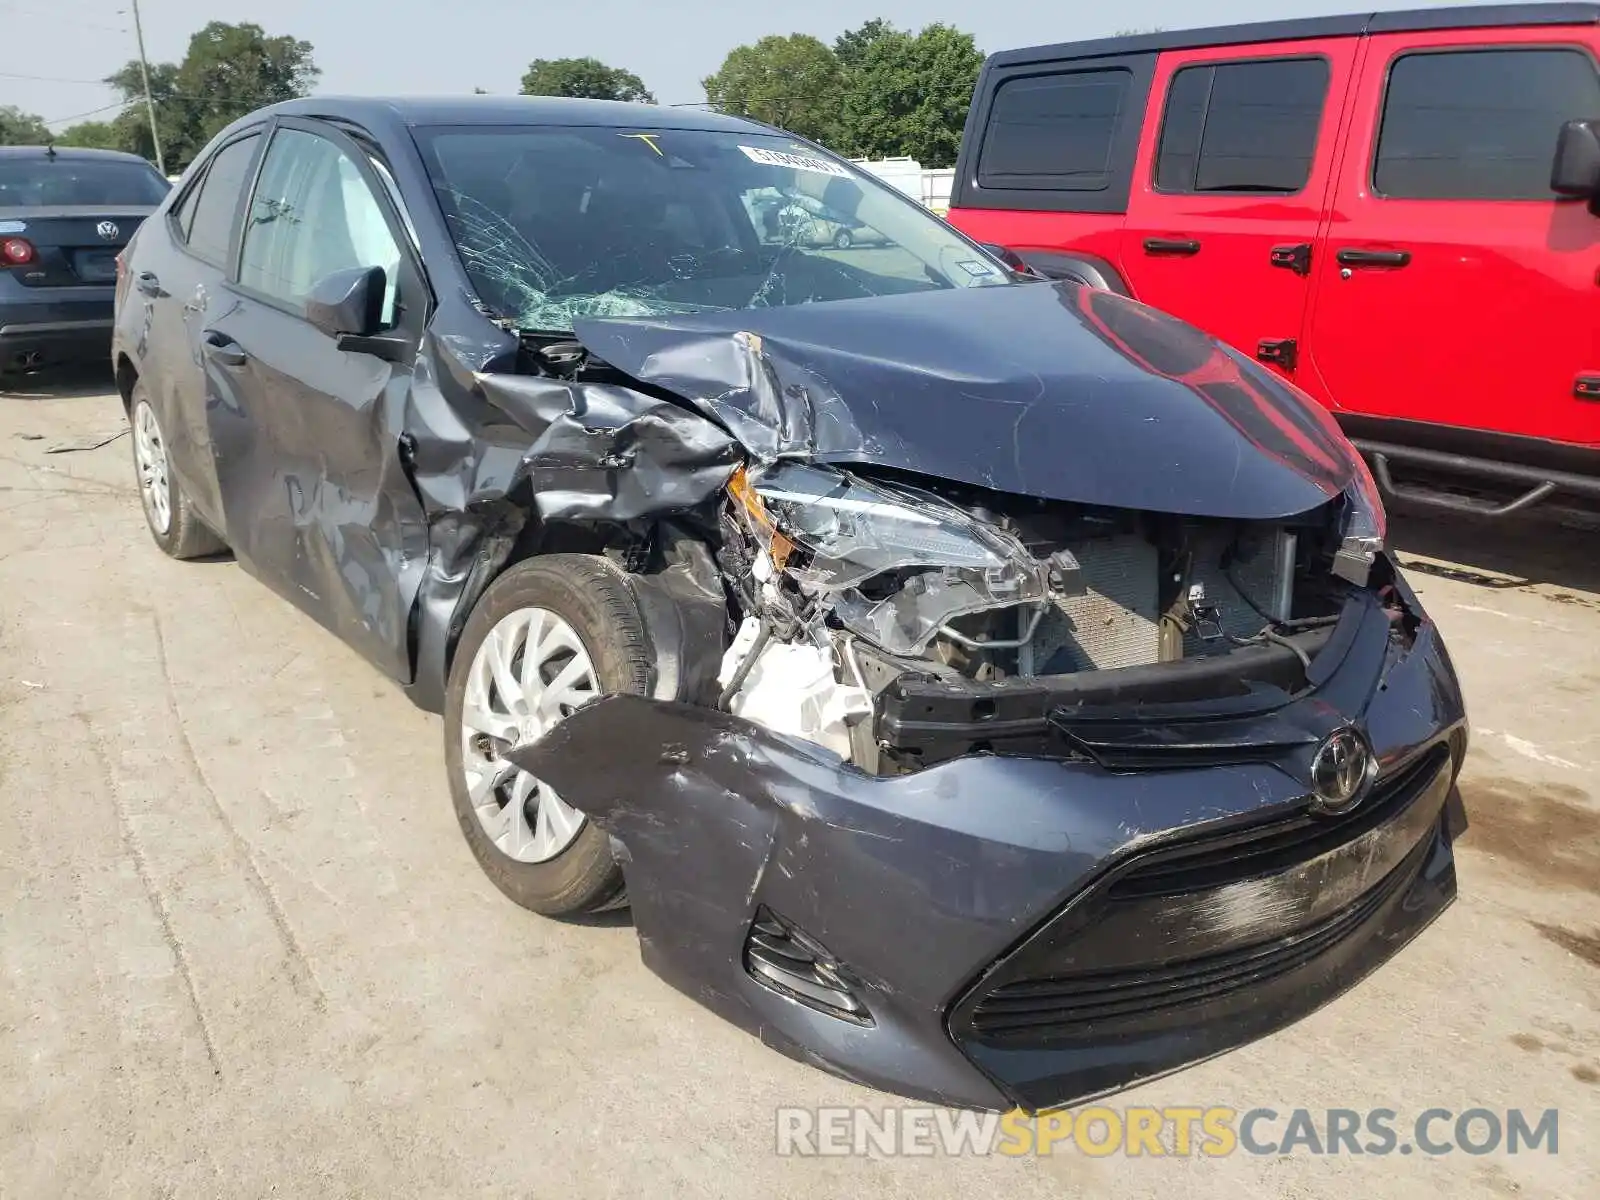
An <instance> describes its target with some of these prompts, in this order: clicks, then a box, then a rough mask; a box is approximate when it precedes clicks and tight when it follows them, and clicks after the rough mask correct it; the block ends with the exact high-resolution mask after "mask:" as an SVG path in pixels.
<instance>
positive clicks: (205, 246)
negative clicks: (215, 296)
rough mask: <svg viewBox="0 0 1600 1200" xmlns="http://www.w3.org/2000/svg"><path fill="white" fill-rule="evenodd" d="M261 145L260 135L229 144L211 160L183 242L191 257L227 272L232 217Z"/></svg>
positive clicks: (246, 185)
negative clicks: (192, 255)
mask: <svg viewBox="0 0 1600 1200" xmlns="http://www.w3.org/2000/svg"><path fill="white" fill-rule="evenodd" d="M260 142H261V135H260V134H259V133H252V134H250V135H248V136H246V137H242V138H240V139H239V140H238V141H236V142H229V143H228V144H227V145H226V146H224V147H223V148H222V149H221V150H218V151H217V153H216V154H215V156H213V157H212V159H211V165H210V167H209V168H208V169H207V170H206V177H205V178H204V179H203V180H201V181H200V185H199V194H198V195H197V196H195V197H194V200H193V212H192V213H188V222H189V223H188V229H187V230H186V232H185V238H184V240H185V241H186V242H187V244H188V247H189V252H190V253H191V254H194V255H196V256H197V257H199V258H203V259H205V260H206V261H207V262H209V263H210V264H211V265H212V266H216V267H221V268H223V269H224V270H226V269H227V266H228V249H229V247H230V245H231V243H232V238H233V218H234V217H235V216H236V215H237V214H238V211H239V202H240V200H242V199H243V198H244V193H245V189H246V188H247V187H249V185H250V165H251V163H252V162H253V161H254V160H255V153H256V147H257V146H258V145H259V144H260ZM184 204H185V205H186V206H187V205H188V204H189V199H188V197H185V198H184Z"/></svg>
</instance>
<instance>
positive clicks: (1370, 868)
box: [511, 613, 1465, 1110]
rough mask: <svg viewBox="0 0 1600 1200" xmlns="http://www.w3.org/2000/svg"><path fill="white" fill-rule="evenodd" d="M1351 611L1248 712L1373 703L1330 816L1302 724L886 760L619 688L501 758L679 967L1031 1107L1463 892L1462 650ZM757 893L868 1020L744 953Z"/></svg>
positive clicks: (721, 1008) (691, 979) (1423, 916)
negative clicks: (557, 810)
mask: <svg viewBox="0 0 1600 1200" xmlns="http://www.w3.org/2000/svg"><path fill="white" fill-rule="evenodd" d="M1356 624H1357V625H1358V626H1359V628H1358V629H1357V630H1356V632H1355V633H1353V634H1350V633H1348V631H1346V633H1345V634H1344V635H1342V636H1343V637H1344V641H1345V643H1347V644H1345V645H1343V646H1342V647H1341V652H1340V657H1339V662H1338V665H1337V667H1335V668H1333V669H1331V671H1326V672H1325V675H1326V677H1325V678H1323V679H1322V680H1321V685H1320V686H1318V687H1315V688H1314V689H1313V690H1312V691H1311V692H1310V693H1308V694H1306V695H1304V696H1302V697H1300V698H1298V699H1296V700H1294V701H1292V702H1291V703H1290V704H1289V705H1288V706H1286V707H1282V708H1279V709H1278V710H1276V711H1274V712H1273V713H1271V714H1270V715H1268V716H1264V717H1263V718H1262V720H1264V721H1272V722H1284V721H1291V720H1295V719H1299V720H1300V721H1301V722H1302V723H1303V724H1307V725H1310V726H1315V727H1322V726H1325V725H1327V724H1328V723H1330V722H1331V723H1340V722H1343V721H1346V720H1348V721H1354V722H1356V723H1357V724H1359V725H1361V726H1362V727H1363V728H1364V729H1365V731H1366V733H1367V736H1368V738H1369V740H1370V741H1371V743H1372V745H1373V748H1374V750H1375V752H1376V753H1377V755H1378V758H1379V761H1380V764H1381V768H1382V774H1381V775H1380V777H1379V781H1378V784H1377V786H1376V787H1375V789H1374V792H1373V794H1372V795H1371V796H1370V797H1369V798H1368V799H1367V800H1366V801H1364V802H1363V803H1362V804H1361V805H1359V806H1357V807H1356V808H1355V809H1354V810H1353V811H1351V812H1349V813H1347V814H1344V815H1342V816H1340V817H1338V818H1331V817H1324V816H1312V815H1311V814H1310V811H1309V804H1308V787H1307V785H1306V782H1305V780H1304V778H1303V776H1302V774H1301V772H1300V771H1299V769H1298V768H1297V767H1296V765H1295V763H1297V762H1298V761H1299V758H1298V757H1297V756H1298V755H1300V753H1301V750H1300V748H1298V747H1297V748H1295V749H1294V750H1293V751H1292V752H1291V753H1290V754H1289V755H1288V757H1286V758H1285V759H1284V760H1283V761H1226V762H1220V763H1218V764H1216V765H1188V766H1183V767H1178V768H1175V769H1168V770H1144V771H1119V770H1110V769H1107V768H1106V767H1105V766H1102V765H1100V764H1097V763H1092V762H1089V763H1086V762H1068V761H1058V760H1052V759H1047V758H1025V757H1015V758H1008V757H999V756H977V757H963V758H958V759H954V760H952V761H949V762H946V763H943V764H940V765H938V766H933V767H929V768H927V769H925V770H923V771H920V772H918V773H915V774H911V775H904V776H897V777H888V778H876V777H869V776H867V775H864V774H862V773H861V772H859V771H856V770H854V769H853V768H851V767H849V766H846V765H843V764H840V763H839V762H837V761H836V760H832V759H830V758H829V757H828V756H827V755H826V753H825V752H823V751H821V750H819V749H818V748H816V747H814V746H811V745H809V744H807V743H804V742H796V741H792V740H789V739H786V738H782V737H779V736H776V735H773V734H770V733H767V732H766V731H764V730H762V729H760V728H758V727H756V726H753V725H751V724H749V723H748V722H744V721H741V720H739V719H737V718H734V717H732V716H729V715H728V714H725V713H720V712H715V711H711V710H708V709H704V708H699V707H693V706H689V705H683V704H673V703H667V702H662V701H656V700H650V699H645V698H642V697H635V696H615V697H610V698H607V699H604V700H601V701H599V702H597V703H595V704H593V705H591V706H588V707H586V708H584V709H583V710H581V711H580V712H578V713H576V714H574V715H573V716H571V717H570V718H568V719H567V720H566V721H565V722H563V723H562V724H561V725H559V726H558V727H556V729H554V730H553V731H552V732H551V733H550V734H549V735H547V736H546V737H544V738H543V739H541V740H540V741H538V742H535V743H531V744H528V745H526V746H523V747H519V748H518V749H516V750H514V751H513V752H512V755H511V756H512V758H513V759H514V760H515V761H517V762H518V763H519V765H522V766H524V767H526V768H527V769H529V770H531V771H534V772H535V773H537V774H538V775H539V776H540V777H541V778H543V779H545V780H546V781H547V782H549V783H550V784H551V785H552V786H554V787H555V788H556V789H557V790H558V791H559V792H560V793H561V794H562V795H563V796H564V797H565V798H567V799H568V800H569V801H570V802H571V803H573V804H574V805H576V806H577V807H578V808H580V809H582V810H584V811H585V812H587V813H588V814H589V815H590V816H591V818H592V819H593V820H595V821H596V823H597V824H599V825H600V826H601V827H602V828H604V829H606V830H607V831H608V832H609V833H610V834H611V835H612V837H613V839H614V842H615V844H616V845H617V848H618V853H619V857H620V859H621V861H622V862H623V865H624V870H625V873H626V875H627V879H628V889H629V897H630V901H631V904H632V907H633V915H634V920H635V924H636V927H637V929H638V933H639V938H640V943H641V951H642V954H643V957H644V960H645V962H646V964H647V965H648V966H649V967H650V968H651V969H652V970H654V971H655V972H657V973H658V974H659V975H661V976H662V977H663V978H664V979H665V980H666V981H667V982H669V983H671V984H672V985H673V986H675V987H677V988H679V989H680V990H682V991H684V992H685V993H687V994H688V995H690V996H692V997H693V998H695V999H696V1000H698V1001H700V1002H701V1003H703V1004H705V1005H706V1006H707V1007H709V1008H711V1009H713V1010H714V1011H716V1012H718V1013H719V1014H721V1015H722V1016H724V1017H726V1018H727V1019H729V1020H731V1021H733V1022H735V1023H736V1024H738V1025H740V1026H742V1027H743V1028H745V1029H747V1030H749V1031H751V1032H753V1033H755V1034H757V1035H758V1036H759V1037H761V1038H762V1040H763V1041H764V1042H766V1043H768V1044H769V1045H772V1046H774V1047H775V1048H777V1049H779V1050H782V1051H783V1052H785V1053H787V1054H790V1055H791V1056H793V1057H796V1058H799V1059H801V1060H803V1061H807V1062H810V1063H812V1064H814V1065H816V1066H819V1067H822V1068H824V1069H826V1070H829V1071H831V1072H833V1073H835V1074H838V1075H841V1076H844V1077H846V1078H849V1079H853V1080H856V1081H859V1082H862V1083H865V1084H869V1085H871V1086H875V1087H879V1088H883V1089H886V1090H889V1091H893V1092H898V1093H901V1094H904V1095H908V1096H914V1097H918V1098H921V1099H927V1100H932V1101H935V1102H938V1103H944V1104H951V1105H956V1106H962V1107H977V1108H990V1109H995V1108H1010V1107H1015V1106H1020V1107H1023V1108H1027V1109H1034V1110H1036V1109H1040V1108H1046V1107H1051V1106H1054V1105H1059V1104H1063V1103H1067V1102H1070V1101H1074V1100H1077V1099H1081V1098H1084V1097H1086V1096H1089V1095H1094V1094H1101V1093H1104V1092H1107V1091H1110V1090H1115V1089H1117V1088H1120V1087H1125V1086H1127V1085H1128V1084H1130V1083H1133V1082H1135V1081H1137V1080H1139V1079H1144V1078H1148V1077H1151V1076H1154V1075H1157V1074H1161V1073H1164V1072H1167V1071H1171V1070H1174V1069H1176V1068H1178V1067H1181V1066H1183V1065H1186V1064H1188V1063H1191V1062H1194V1061H1197V1060H1199V1059H1202V1058H1206V1057H1209V1056H1212V1055H1215V1054H1217V1053H1220V1052H1222V1051H1224V1050H1227V1049H1229V1048H1231V1047H1233V1046H1237V1045H1240V1044H1243V1043H1244V1042H1247V1041H1250V1040H1252V1039H1254V1038H1257V1037H1260V1036H1262V1035H1264V1034H1266V1033H1268V1032H1271V1031H1273V1030H1275V1029H1279V1028H1281V1027H1283V1026H1284V1025H1287V1024H1289V1023H1290V1022H1292V1021H1294V1020H1296V1019H1298V1018H1299V1017H1301V1016H1303V1015H1305V1014H1306V1013H1308V1012H1310V1011H1312V1010H1314V1009H1315V1008H1317V1007H1319V1006H1320V1005H1322V1004H1323V1003H1325V1002H1327V1001H1328V1000H1329V999H1331V998H1333V997H1334V996H1336V995H1338V994H1339V993H1340V992H1342V991H1343V990H1345V989H1347V988H1348V987H1350V986H1351V985H1353V984H1354V983H1355V982H1356V981H1357V980H1359V979H1360V978H1361V977H1362V976H1363V975H1365V974H1366V973H1367V972H1368V971H1370V970H1372V969H1373V968H1374V967H1376V966H1377V965H1378V964H1380V963H1381V962H1382V961H1384V960H1385V959H1386V958H1388V957H1389V956H1390V955H1392V954H1393V953H1394V952H1395V951H1396V950H1397V949H1398V948H1399V947H1400V946H1401V945H1403V944H1404V943H1405V942H1406V941H1407V940H1409V939H1410V938H1411V937H1412V936H1414V935H1415V934H1416V933H1418V932H1419V931H1420V930H1421V929H1423V928H1424V927H1425V926H1426V925H1427V924H1428V923H1429V922H1430V921H1431V920H1432V919H1433V918H1434V917H1435V916H1437V915H1438V913H1439V912H1441V911H1442V910H1443V909H1444V908H1445V907H1446V906H1447V905H1448V903H1449V902H1450V900H1451V899H1452V898H1453V897H1454V894H1455V881H1454V867H1453V858H1452V852H1451V848H1450V842H1451V837H1452V834H1453V831H1455V830H1456V828H1457V825H1456V822H1457V821H1458V820H1459V815H1458V814H1459V804H1458V802H1456V801H1455V800H1454V792H1453V788H1452V780H1453V777H1454V769H1453V762H1452V757H1451V745H1450V744H1451V738H1452V735H1453V734H1454V733H1455V732H1456V731H1457V730H1458V729H1461V730H1464V728H1465V715H1464V711H1463V708H1462V704H1461V698H1460V692H1459V688H1458V685H1457V683H1456V680H1455V676H1454V673H1453V671H1452V670H1451V667H1450V664H1449V660H1448V657H1447V656H1446V654H1445V652H1444V649H1443V646H1442V644H1441V643H1440V642H1439V640H1438V636H1437V633H1436V631H1435V630H1434V629H1433V627H1432V626H1431V625H1430V624H1427V623H1423V624H1422V625H1421V627H1420V629H1419V630H1418V632H1417V634H1416V637H1415V639H1414V640H1413V641H1412V642H1411V643H1410V644H1409V645H1403V644H1401V641H1402V639H1400V638H1398V637H1396V638H1391V637H1390V634H1389V628H1388V622H1387V620H1386V619H1384V618H1382V617H1381V615H1380V616H1378V617H1373V616H1372V614H1370V613H1369V614H1365V616H1364V617H1363V619H1361V620H1358V621H1357V622H1356ZM1380 624H1381V628H1380ZM1321 661H1322V660H1321V659H1320V658H1319V660H1318V662H1319V664H1320V663H1321ZM1234 720H1235V722H1236V721H1237V718H1235V719H1234ZM618 747H627V748H628V749H627V752H626V753H619V752H618ZM1256 749H1258V747H1257V748H1256ZM773 917H776V918H780V919H781V921H782V922H783V923H784V924H785V925H786V926H787V927H788V928H790V929H792V930H795V931H799V932H800V933H801V934H802V941H803V942H804V943H805V944H806V945H809V946H811V947H813V948H814V949H820V950H825V951H826V956H825V957H826V958H828V959H831V960H832V963H831V964H829V965H828V966H827V967H826V968H825V970H824V971H823V973H822V975H821V978H822V980H823V982H824V983H826V982H828V981H829V980H831V981H833V982H834V983H835V984H837V985H838V986H840V987H842V988H843V989H845V990H846V991H847V992H848V994H849V995H850V996H851V997H853V999H855V1000H856V1001H858V1002H859V1004H860V1005H861V1006H862V1007H863V1008H864V1009H865V1010H866V1013H867V1014H869V1016H868V1017H867V1018H866V1019H865V1020H862V1019H842V1018H841V1016H840V1015H838V1014H837V1013H836V1012H830V1011H828V1008H827V1006H826V1005H818V1004H816V1003H808V1002H807V1000H806V998H805V996H804V995H802V994H800V992H798V991H796V990H794V989H786V988H783V987H781V986H774V985H773V983H772V982H771V978H770V976H771V972H769V971H763V970H757V969H754V968H753V966H752V959H751V957H750V954H751V948H752V946H754V945H757V944H767V945H770V944H772V941H773V939H772V938H771V937H770V936H768V933H770V931H771V930H773V928H774V926H773V924H772V918H773ZM758 922H759V923H760V924H759V927H758V928H756V929H755V931H754V933H753V931H752V926H753V925H755V924H757V923H758ZM762 930H767V931H768V933H763V932H762ZM780 941H781V939H780ZM781 948H782V947H781V946H780V949H781ZM833 964H837V966H836V973H835V968H834V966H833ZM802 990H803V989H802Z"/></svg>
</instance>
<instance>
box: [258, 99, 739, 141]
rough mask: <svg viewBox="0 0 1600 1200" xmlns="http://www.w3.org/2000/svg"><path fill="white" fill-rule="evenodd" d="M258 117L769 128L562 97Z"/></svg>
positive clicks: (330, 102) (336, 104)
mask: <svg viewBox="0 0 1600 1200" xmlns="http://www.w3.org/2000/svg"><path fill="white" fill-rule="evenodd" d="M262 112H270V113H276V114H279V115H282V116H302V117H325V118H327V117H331V118H335V119H339V118H342V119H345V120H348V121H352V122H354V123H356V124H359V125H372V124H381V123H385V122H387V121H393V120H398V121H400V122H401V123H402V124H405V125H409V126H427V125H491V126H492V125H597V126H601V127H607V126H612V125H615V126H618V127H626V128H629V129H704V130H720V131H726V132H746V133H754V132H769V130H768V127H767V126H765V125H762V124H760V123H759V122H756V121H750V120H746V119H745V118H743V117H728V116H723V115H722V114H721V113H712V112H703V111H700V110H698V109H692V108H675V107H671V106H668V105H661V104H627V103H623V102H621V101H617V100H578V99H571V98H568V97H565V96H310V97H307V98H305V99H302V100H286V101H283V102H282V103H280V104H274V105H272V106H271V107H270V108H267V109H264V110H262ZM252 115H253V116H259V115H261V114H260V113H256V114H252Z"/></svg>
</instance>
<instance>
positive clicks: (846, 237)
mask: <svg viewBox="0 0 1600 1200" xmlns="http://www.w3.org/2000/svg"><path fill="white" fill-rule="evenodd" d="M851 241H852V238H851V237H850V231H849V230H848V229H841V230H839V232H838V233H836V234H834V235H833V245H834V249H836V250H848V249H850V243H851Z"/></svg>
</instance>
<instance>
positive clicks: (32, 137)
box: [0, 104, 50, 146]
mask: <svg viewBox="0 0 1600 1200" xmlns="http://www.w3.org/2000/svg"><path fill="white" fill-rule="evenodd" d="M49 141H50V130H49V129H48V128H46V127H45V123H44V119H43V118H42V117H40V116H39V115H38V114H37V113H31V112H23V111H22V110H21V109H20V108H18V107H17V106H16V105H14V104H6V105H3V106H0V146H43V145H46V144H48V143H49Z"/></svg>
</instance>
